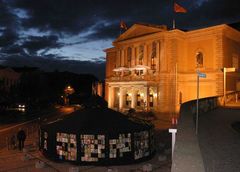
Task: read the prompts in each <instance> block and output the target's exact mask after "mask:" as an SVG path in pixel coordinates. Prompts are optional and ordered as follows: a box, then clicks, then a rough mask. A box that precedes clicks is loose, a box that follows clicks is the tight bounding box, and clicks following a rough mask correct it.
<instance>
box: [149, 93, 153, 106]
mask: <svg viewBox="0 0 240 172" xmlns="http://www.w3.org/2000/svg"><path fill="white" fill-rule="evenodd" d="M149 106H150V107H153V94H152V93H151V94H149Z"/></svg>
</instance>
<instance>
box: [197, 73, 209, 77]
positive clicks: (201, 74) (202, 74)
mask: <svg viewBox="0 0 240 172" xmlns="http://www.w3.org/2000/svg"><path fill="white" fill-rule="evenodd" d="M197 74H198V76H199V77H200V78H206V77H207V75H206V73H201V72H197Z"/></svg>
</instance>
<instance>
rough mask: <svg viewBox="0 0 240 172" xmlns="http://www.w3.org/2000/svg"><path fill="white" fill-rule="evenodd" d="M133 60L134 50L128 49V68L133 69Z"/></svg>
mask: <svg viewBox="0 0 240 172" xmlns="http://www.w3.org/2000/svg"><path fill="white" fill-rule="evenodd" d="M131 60H132V48H131V47H128V49H127V63H128V67H131Z"/></svg>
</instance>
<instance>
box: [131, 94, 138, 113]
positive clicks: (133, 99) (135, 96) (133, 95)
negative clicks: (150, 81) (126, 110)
mask: <svg viewBox="0 0 240 172" xmlns="http://www.w3.org/2000/svg"><path fill="white" fill-rule="evenodd" d="M131 99H132V102H131V108H133V109H135V108H136V105H137V91H136V90H133V91H132V98H131Z"/></svg>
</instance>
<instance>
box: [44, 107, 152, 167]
mask: <svg viewBox="0 0 240 172" xmlns="http://www.w3.org/2000/svg"><path fill="white" fill-rule="evenodd" d="M40 132H41V134H40V149H41V150H42V152H43V154H44V155H45V156H46V157H48V158H50V159H53V160H62V161H70V162H75V163H78V164H91V165H92V164H128V163H134V162H137V161H142V160H146V159H149V158H150V157H151V156H152V155H153V153H154V137H153V125H151V124H150V123H147V122H146V121H142V120H139V119H135V118H128V117H127V116H125V115H123V114H121V113H120V112H116V111H113V110H111V109H108V108H86V109H83V110H79V111H75V112H73V113H72V114H70V115H68V116H67V117H65V118H64V119H62V120H58V121H55V122H50V123H47V124H44V125H41V129H40Z"/></svg>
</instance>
